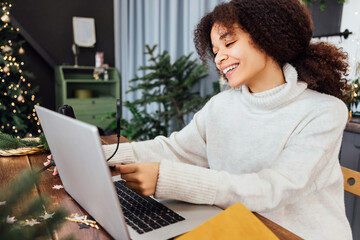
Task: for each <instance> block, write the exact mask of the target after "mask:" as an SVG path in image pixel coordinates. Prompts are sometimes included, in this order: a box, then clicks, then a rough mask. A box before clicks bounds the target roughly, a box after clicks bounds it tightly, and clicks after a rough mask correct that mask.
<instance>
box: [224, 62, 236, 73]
mask: <svg viewBox="0 0 360 240" xmlns="http://www.w3.org/2000/svg"><path fill="white" fill-rule="evenodd" d="M237 66H239V64H235V65H232V66H230V67H227V68H225V69H224V71H223V73H224V74H226V73H227V72H228V71H230V70H233V69H234V68H236V67H237Z"/></svg>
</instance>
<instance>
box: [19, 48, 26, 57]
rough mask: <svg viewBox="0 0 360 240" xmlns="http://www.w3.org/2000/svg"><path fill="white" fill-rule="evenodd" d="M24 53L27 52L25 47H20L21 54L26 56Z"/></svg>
mask: <svg viewBox="0 0 360 240" xmlns="http://www.w3.org/2000/svg"><path fill="white" fill-rule="evenodd" d="M24 53H25V50H24V49H23V47H20V48H19V54H20V55H22V54H24Z"/></svg>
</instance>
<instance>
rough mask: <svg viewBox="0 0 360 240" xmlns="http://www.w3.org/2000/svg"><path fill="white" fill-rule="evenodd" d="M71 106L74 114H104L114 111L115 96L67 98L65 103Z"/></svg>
mask: <svg viewBox="0 0 360 240" xmlns="http://www.w3.org/2000/svg"><path fill="white" fill-rule="evenodd" d="M65 104H68V105H70V106H72V107H73V109H74V112H75V114H76V115H77V114H92V115H93V114H99V113H101V114H103V115H104V114H105V113H108V112H115V111H116V99H115V98H89V99H68V100H66V103H65Z"/></svg>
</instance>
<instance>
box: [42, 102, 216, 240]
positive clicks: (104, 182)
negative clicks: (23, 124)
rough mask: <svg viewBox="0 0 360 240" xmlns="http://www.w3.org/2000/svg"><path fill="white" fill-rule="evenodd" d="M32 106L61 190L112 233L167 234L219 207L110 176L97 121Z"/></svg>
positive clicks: (130, 235)
mask: <svg viewBox="0 0 360 240" xmlns="http://www.w3.org/2000/svg"><path fill="white" fill-rule="evenodd" d="M35 109H36V113H37V116H38V117H39V120H40V123H41V126H42V129H43V131H44V134H45V137H46V140H47V142H48V145H49V147H50V150H51V154H52V155H53V157H54V159H55V162H56V166H57V168H58V171H59V175H60V178H61V180H62V183H63V186H64V188H65V190H66V191H67V193H68V194H69V195H71V197H72V198H73V199H74V200H76V202H78V203H79V204H80V205H81V206H82V207H83V208H84V209H85V210H86V211H87V212H88V213H89V214H90V215H91V216H92V217H93V218H94V219H95V220H96V221H97V222H98V223H99V224H100V225H101V226H102V227H103V228H104V229H105V230H106V231H107V232H108V233H109V234H110V235H111V236H112V237H113V238H115V239H125V240H128V239H150V240H151V239H156V240H159V239H168V238H172V237H176V236H178V235H180V234H182V233H185V232H187V231H190V230H192V229H193V228H195V227H196V226H198V225H200V224H201V223H203V222H205V221H206V220H208V219H210V218H212V217H213V216H215V215H216V214H218V213H220V212H221V211H222V209H220V208H218V207H216V206H209V205H197V204H190V203H186V202H182V201H176V200H170V199H162V200H155V199H154V198H153V197H142V196H140V195H138V194H136V193H135V192H133V191H132V190H130V189H129V188H127V187H126V186H125V184H124V181H123V180H121V178H120V176H115V177H111V174H110V169H109V167H108V165H107V163H106V160H105V155H104V153H103V150H102V147H101V142H100V137H99V133H98V129H97V127H96V126H93V125H91V124H88V123H84V122H82V121H79V120H76V119H73V118H70V117H68V116H65V115H62V114H59V113H57V112H54V111H51V110H48V109H46V108H44V107H41V106H35ZM117 154H121V152H118V153H117ZM139 204H142V207H141V208H139V209H140V210H139V209H137V206H135V205H139ZM135 208H136V209H135ZM155 220H156V221H155Z"/></svg>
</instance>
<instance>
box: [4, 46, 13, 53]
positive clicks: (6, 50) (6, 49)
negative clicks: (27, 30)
mask: <svg viewBox="0 0 360 240" xmlns="http://www.w3.org/2000/svg"><path fill="white" fill-rule="evenodd" d="M11 50H12V48H11V47H9V46H8V45H5V46H4V48H3V50H2V51H3V52H10V51H11Z"/></svg>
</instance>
